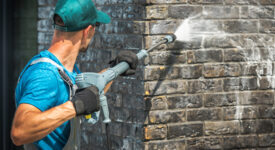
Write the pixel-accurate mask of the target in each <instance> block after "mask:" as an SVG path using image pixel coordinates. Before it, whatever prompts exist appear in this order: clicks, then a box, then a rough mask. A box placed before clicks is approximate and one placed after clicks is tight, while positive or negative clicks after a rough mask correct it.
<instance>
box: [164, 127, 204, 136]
mask: <svg viewBox="0 0 275 150" xmlns="http://www.w3.org/2000/svg"><path fill="white" fill-rule="evenodd" d="M202 134H203V125H202V124H199V123H198V124H168V132H167V138H168V139H171V138H177V137H196V136H202Z"/></svg>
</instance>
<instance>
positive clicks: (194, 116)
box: [187, 108, 222, 121]
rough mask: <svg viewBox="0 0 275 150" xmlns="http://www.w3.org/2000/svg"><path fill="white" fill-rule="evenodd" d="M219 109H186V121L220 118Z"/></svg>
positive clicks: (220, 111)
mask: <svg viewBox="0 0 275 150" xmlns="http://www.w3.org/2000/svg"><path fill="white" fill-rule="evenodd" d="M221 118H222V110H221V109H209V108H208V109H198V110H197V109H194V110H187V120H188V121H206V120H221Z"/></svg>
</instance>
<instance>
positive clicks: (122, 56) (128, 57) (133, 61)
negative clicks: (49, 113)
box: [109, 51, 138, 76]
mask: <svg viewBox="0 0 275 150" xmlns="http://www.w3.org/2000/svg"><path fill="white" fill-rule="evenodd" d="M123 61H125V62H127V63H128V64H129V66H130V68H129V69H128V70H126V71H125V72H124V73H123V74H121V75H122V76H129V75H133V74H135V72H136V68H137V65H138V58H137V55H136V54H135V53H134V52H132V51H122V52H120V53H119V54H118V56H117V57H116V58H115V59H114V60H111V61H110V62H109V64H110V65H111V67H114V66H115V65H117V64H119V63H120V62H123Z"/></svg>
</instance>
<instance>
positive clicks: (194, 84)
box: [187, 79, 223, 93]
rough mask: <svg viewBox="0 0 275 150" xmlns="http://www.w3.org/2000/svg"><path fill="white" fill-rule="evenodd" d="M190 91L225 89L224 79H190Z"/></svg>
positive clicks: (219, 90) (218, 90)
mask: <svg viewBox="0 0 275 150" xmlns="http://www.w3.org/2000/svg"><path fill="white" fill-rule="evenodd" d="M187 84H188V89H187V90H188V93H203V92H221V91H222V90H223V85H222V80H212V79H208V80H200V81H198V80H196V81H188V82H187Z"/></svg>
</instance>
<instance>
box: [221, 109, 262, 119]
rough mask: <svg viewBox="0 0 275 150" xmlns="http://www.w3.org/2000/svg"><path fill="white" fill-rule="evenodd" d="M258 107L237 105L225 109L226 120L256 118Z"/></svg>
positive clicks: (224, 116) (224, 117)
mask: <svg viewBox="0 0 275 150" xmlns="http://www.w3.org/2000/svg"><path fill="white" fill-rule="evenodd" d="M257 117H258V109H257V107H255V106H236V107H227V108H224V109H223V119H224V120H236V119H256V118H257Z"/></svg>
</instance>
